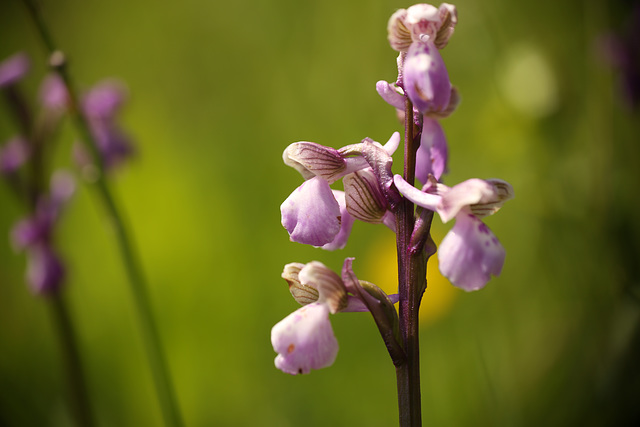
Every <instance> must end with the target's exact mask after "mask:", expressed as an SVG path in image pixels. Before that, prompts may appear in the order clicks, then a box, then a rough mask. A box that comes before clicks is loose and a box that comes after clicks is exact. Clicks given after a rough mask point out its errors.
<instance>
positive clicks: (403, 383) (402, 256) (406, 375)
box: [396, 98, 426, 427]
mask: <svg viewBox="0 0 640 427" xmlns="http://www.w3.org/2000/svg"><path fill="white" fill-rule="evenodd" d="M416 150H417V146H416V143H415V140H414V135H413V105H412V104H411V101H409V99H408V98H407V100H406V105H405V144H404V155H405V157H404V174H403V175H404V176H403V177H404V179H405V180H406V181H407V182H408V183H410V184H413V182H414V180H415V161H416V159H415V157H416ZM414 225H415V216H414V206H413V204H412V203H411V202H410V201H409V200H407V199H403V200H402V203H401V204H400V207H399V210H398V212H397V214H396V226H397V240H396V246H397V251H398V292H399V296H400V309H399V321H400V333H401V335H402V340H403V346H404V350H405V353H406V356H407V357H406V363H403V364H400V365H398V366H396V378H397V386H398V408H399V415H400V426H401V427H417V426H421V425H422V409H421V404H422V401H421V396H420V343H419V319H418V314H419V309H420V300H421V298H422V292H423V290H424V281H425V277H426V262H425V261H426V257H425V255H424V250H419V251H417V252H416V251H412V250H411V235H412V233H413V229H414Z"/></svg>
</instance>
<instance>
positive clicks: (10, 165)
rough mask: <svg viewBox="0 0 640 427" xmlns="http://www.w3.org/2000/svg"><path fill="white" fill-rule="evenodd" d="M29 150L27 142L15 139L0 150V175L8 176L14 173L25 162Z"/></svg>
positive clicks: (18, 138)
mask: <svg viewBox="0 0 640 427" xmlns="http://www.w3.org/2000/svg"><path fill="white" fill-rule="evenodd" d="M30 153H31V149H30V146H29V142H28V141H27V140H26V139H24V138H22V137H16V138H13V139H11V140H10V141H8V142H7V143H6V144H5V145H4V146H3V147H2V148H0V173H2V174H3V175H10V174H12V173H14V172H16V171H17V170H18V169H20V167H21V166H22V165H23V164H24V163H25V162H26V161H27V159H28V158H29V155H30Z"/></svg>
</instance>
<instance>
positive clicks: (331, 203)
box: [280, 177, 341, 246]
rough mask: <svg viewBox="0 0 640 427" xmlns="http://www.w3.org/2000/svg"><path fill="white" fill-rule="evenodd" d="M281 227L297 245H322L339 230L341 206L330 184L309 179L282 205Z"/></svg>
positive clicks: (317, 178)
mask: <svg viewBox="0 0 640 427" xmlns="http://www.w3.org/2000/svg"><path fill="white" fill-rule="evenodd" d="M280 212H281V214H282V225H283V226H284V228H286V229H287V232H288V233H289V236H290V239H291V240H292V241H294V242H298V243H303V244H307V245H313V246H323V245H326V244H327V243H330V242H332V241H333V240H334V239H335V237H336V235H337V234H338V232H339V231H340V225H341V217H340V205H339V204H338V202H337V201H336V199H335V197H334V196H333V193H332V191H331V188H330V187H329V184H328V183H327V181H325V180H323V179H322V178H320V177H315V178H312V179H309V180H307V181H305V182H303V183H302V185H300V187H298V188H296V189H295V190H294V191H293V193H291V195H290V196H289V197H288V198H287V199H286V200H285V201H284V202H283V203H282V205H281V206H280Z"/></svg>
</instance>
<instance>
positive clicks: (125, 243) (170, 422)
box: [24, 0, 183, 427]
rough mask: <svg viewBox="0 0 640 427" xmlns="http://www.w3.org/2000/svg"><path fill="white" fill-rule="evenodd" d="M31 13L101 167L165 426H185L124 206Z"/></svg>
mask: <svg viewBox="0 0 640 427" xmlns="http://www.w3.org/2000/svg"><path fill="white" fill-rule="evenodd" d="M24 4H25V6H26V7H27V9H28V12H29V15H30V17H31V19H32V20H33V23H34V25H35V28H36V29H37V31H38V34H39V36H40V38H41V41H42V42H43V44H44V46H45V49H46V51H47V53H48V55H49V58H50V65H51V67H52V68H53V70H54V71H55V72H56V73H57V74H58V75H59V76H60V78H61V79H62V81H63V83H64V86H65V88H66V91H67V96H68V100H67V101H68V104H69V105H68V108H69V111H70V113H71V115H72V116H73V120H74V123H75V126H76V128H77V130H78V132H79V133H80V136H81V138H82V141H83V142H84V143H85V145H86V146H87V147H88V149H89V151H90V153H91V156H92V158H93V161H94V164H95V165H96V167H97V168H98V174H97V175H96V177H95V188H96V191H97V193H98V196H99V198H100V199H101V201H102V204H103V207H104V210H105V212H106V214H107V217H108V218H109V221H110V223H111V225H112V227H113V230H114V233H115V238H116V241H117V245H118V249H119V252H120V255H121V257H122V262H123V264H124V267H125V271H126V274H127V277H128V279H129V284H130V290H131V293H132V298H133V303H134V307H135V311H136V315H137V320H138V324H139V327H140V332H141V335H142V339H143V343H144V347H145V350H146V353H147V358H148V361H149V365H150V369H151V374H152V376H153V379H154V382H155V386H156V393H157V397H158V400H159V403H160V408H161V411H162V414H163V418H164V422H165V425H166V426H172V427H177V426H182V425H183V422H182V417H181V414H180V410H179V406H178V403H177V398H176V395H175V392H174V389H173V385H172V382H171V377H170V375H169V370H168V367H167V362H166V358H165V356H164V352H163V349H162V345H161V341H160V335H159V333H158V329H157V326H156V322H155V320H154V316H153V312H152V309H151V302H150V300H149V296H148V290H147V288H148V286H147V282H146V279H145V276H144V274H143V271H142V268H141V266H140V262H139V259H138V256H137V252H136V250H135V248H134V244H133V239H132V237H131V232H130V231H129V230H128V228H127V225H126V222H125V220H124V216H123V214H122V209H121V208H120V207H119V206H118V204H117V202H116V200H115V198H114V196H113V193H112V191H111V188H110V186H109V183H108V181H107V179H106V175H105V164H104V162H103V161H102V155H101V153H100V150H99V147H98V145H97V143H96V140H95V138H94V137H93V134H92V132H91V130H90V127H89V124H88V121H87V119H86V117H85V115H84V113H83V112H82V109H81V108H80V105H79V101H78V96H77V92H76V90H75V88H76V86H75V85H74V83H73V81H72V79H71V77H70V74H69V72H68V70H67V68H66V61H65V57H64V54H63V53H62V52H61V51H59V50H58V49H57V48H56V44H55V43H54V42H53V38H52V37H51V35H50V33H49V31H48V27H47V25H46V24H45V21H44V19H43V18H42V15H41V13H40V10H39V8H38V7H37V5H36V4H35V2H34V1H33V0H24Z"/></svg>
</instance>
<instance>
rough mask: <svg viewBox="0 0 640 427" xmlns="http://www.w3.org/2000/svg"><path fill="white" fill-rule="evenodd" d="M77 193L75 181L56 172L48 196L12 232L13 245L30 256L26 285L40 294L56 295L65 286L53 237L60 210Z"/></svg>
mask: <svg viewBox="0 0 640 427" xmlns="http://www.w3.org/2000/svg"><path fill="white" fill-rule="evenodd" d="M74 191H75V183H74V181H73V178H72V177H71V176H70V175H69V174H66V173H64V172H56V173H55V174H54V175H53V177H52V180H51V190H50V192H49V194H47V195H42V196H41V197H40V199H39V200H38V203H37V204H36V208H35V211H34V212H33V214H32V215H31V216H29V217H27V218H25V219H23V220H21V221H19V222H18V223H17V224H16V225H15V226H14V227H13V229H12V230H11V240H12V242H13V245H14V246H15V247H16V249H18V250H24V251H25V252H26V254H27V261H28V266H27V282H28V284H29V286H30V287H31V289H32V290H33V291H34V292H35V293H37V294H42V293H48V292H52V291H55V290H56V289H58V287H59V286H60V284H61V282H62V279H63V276H64V267H63V265H62V261H61V260H60V258H59V257H58V255H57V254H56V253H55V251H54V249H53V247H52V238H51V237H52V233H53V228H54V226H55V223H56V222H57V220H58V217H59V216H60V212H61V209H62V208H63V206H64V205H65V204H66V203H67V202H68V200H69V199H70V198H71V196H72V194H73V192H74Z"/></svg>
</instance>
